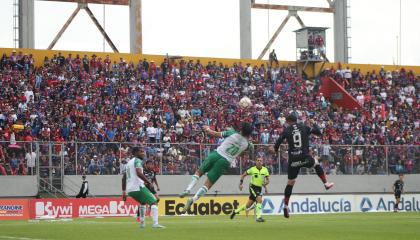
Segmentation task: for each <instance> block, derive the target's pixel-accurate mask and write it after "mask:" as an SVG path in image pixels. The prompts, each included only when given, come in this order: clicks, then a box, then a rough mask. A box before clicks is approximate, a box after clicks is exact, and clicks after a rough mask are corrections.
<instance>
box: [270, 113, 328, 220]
mask: <svg viewBox="0 0 420 240" xmlns="http://www.w3.org/2000/svg"><path fill="white" fill-rule="evenodd" d="M286 123H287V125H288V127H287V128H286V129H285V130H284V131H283V132H282V134H281V135H280V137H279V138H278V139H277V141H276V144H275V145H274V148H273V147H272V146H271V147H270V152H277V151H278V149H279V147H280V144H281V143H282V142H283V141H284V139H287V143H288V145H289V148H288V152H289V161H288V168H287V178H288V181H287V185H286V188H285V190H284V208H283V214H284V217H285V218H289V207H288V205H289V199H290V196H291V195H292V189H293V186H294V185H295V182H296V178H297V176H298V174H299V170H300V168H302V167H307V168H312V167H314V168H315V171H316V174H317V175H318V177H319V178H320V179H321V180H322V182H323V183H324V186H325V189H326V190H328V189H330V188H332V187H333V186H334V183H330V182H327V178H326V177H325V174H324V170H323V169H322V167H321V166H320V165H319V163H318V161H315V159H314V158H313V157H312V156H311V155H310V153H309V135H311V134H315V135H318V136H320V135H322V133H321V131H320V129H319V127H318V126H317V125H316V124H314V121H313V120H311V124H312V125H313V126H312V127H308V126H306V125H303V124H301V123H297V117H296V116H295V115H293V114H290V115H288V116H287V117H286Z"/></svg>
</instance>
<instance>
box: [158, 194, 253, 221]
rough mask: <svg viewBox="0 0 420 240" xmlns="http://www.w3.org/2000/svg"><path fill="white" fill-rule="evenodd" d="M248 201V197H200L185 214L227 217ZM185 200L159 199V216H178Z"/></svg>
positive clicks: (175, 198)
mask: <svg viewBox="0 0 420 240" xmlns="http://www.w3.org/2000/svg"><path fill="white" fill-rule="evenodd" d="M247 201H248V196H226V197H202V198H200V199H199V200H198V201H197V202H195V203H194V204H193V205H192V206H191V209H190V210H189V211H188V212H187V214H192V215H199V216H205V215H229V214H231V213H232V211H233V210H234V209H236V208H238V207H239V206H240V205H242V204H245V203H246V202H247ZM186 202H187V198H183V199H181V198H178V197H173V198H161V199H160V202H159V215H160V216H176V215H180V214H181V211H182V210H183V209H184V207H185V203H186Z"/></svg>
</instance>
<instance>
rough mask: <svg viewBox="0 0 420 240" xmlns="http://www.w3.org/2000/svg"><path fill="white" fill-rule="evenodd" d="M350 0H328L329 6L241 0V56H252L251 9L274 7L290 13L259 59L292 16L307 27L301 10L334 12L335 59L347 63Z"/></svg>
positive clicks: (260, 57)
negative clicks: (300, 13)
mask: <svg viewBox="0 0 420 240" xmlns="http://www.w3.org/2000/svg"><path fill="white" fill-rule="evenodd" d="M348 1H349V0H327V2H328V5H329V7H308V6H291V5H276V4H261V3H256V2H255V0H239V6H240V7H239V11H240V14H239V18H240V29H241V33H240V50H241V53H240V56H241V58H251V57H252V47H251V33H252V31H251V9H252V8H257V9H272V10H286V11H288V15H287V16H286V18H285V19H284V20H283V22H282V23H281V24H280V26H279V27H278V28H277V30H276V32H275V33H274V35H273V36H272V38H271V39H270V40H269V42H268V43H267V45H266V46H265V47H264V49H263V51H262V52H261V54H260V55H259V56H258V59H262V58H263V57H264V56H265V54H266V53H267V51H268V50H269V48H270V46H271V45H272V44H273V42H274V40H275V39H276V38H277V36H278V35H279V34H280V32H281V31H282V30H283V28H284V26H285V25H286V23H287V22H288V21H289V19H290V18H291V17H294V18H296V20H297V21H298V22H299V24H300V25H301V27H302V28H304V27H306V26H305V24H304V23H303V21H302V19H301V18H300V16H299V14H298V13H299V12H302V11H305V12H318V13H333V14H334V60H335V61H336V62H343V63H347V62H348V61H349V59H350V54H349V53H350V51H349V50H350V46H349V40H350V34H349V33H350V30H349V29H350V17H349V8H350V6H349V5H348Z"/></svg>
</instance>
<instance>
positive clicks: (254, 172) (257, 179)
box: [246, 166, 270, 187]
mask: <svg viewBox="0 0 420 240" xmlns="http://www.w3.org/2000/svg"><path fill="white" fill-rule="evenodd" d="M246 173H247V174H248V175H250V176H251V184H252V185H255V186H257V187H262V186H263V184H264V179H265V178H266V177H268V176H270V174H269V173H268V169H267V168H266V167H261V169H258V168H257V167H255V166H254V167H252V168H250V169H248V170H247V171H246Z"/></svg>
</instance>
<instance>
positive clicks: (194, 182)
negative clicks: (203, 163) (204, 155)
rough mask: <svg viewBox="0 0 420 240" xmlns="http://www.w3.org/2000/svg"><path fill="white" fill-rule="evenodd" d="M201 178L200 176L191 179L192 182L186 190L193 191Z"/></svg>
mask: <svg viewBox="0 0 420 240" xmlns="http://www.w3.org/2000/svg"><path fill="white" fill-rule="evenodd" d="M199 178H200V177H199V176H197V175H193V176H192V178H191V182H190V183H189V184H188V186H187V189H185V190H186V191H191V189H192V188H193V187H194V186H195V184H197V182H198V179H199Z"/></svg>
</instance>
